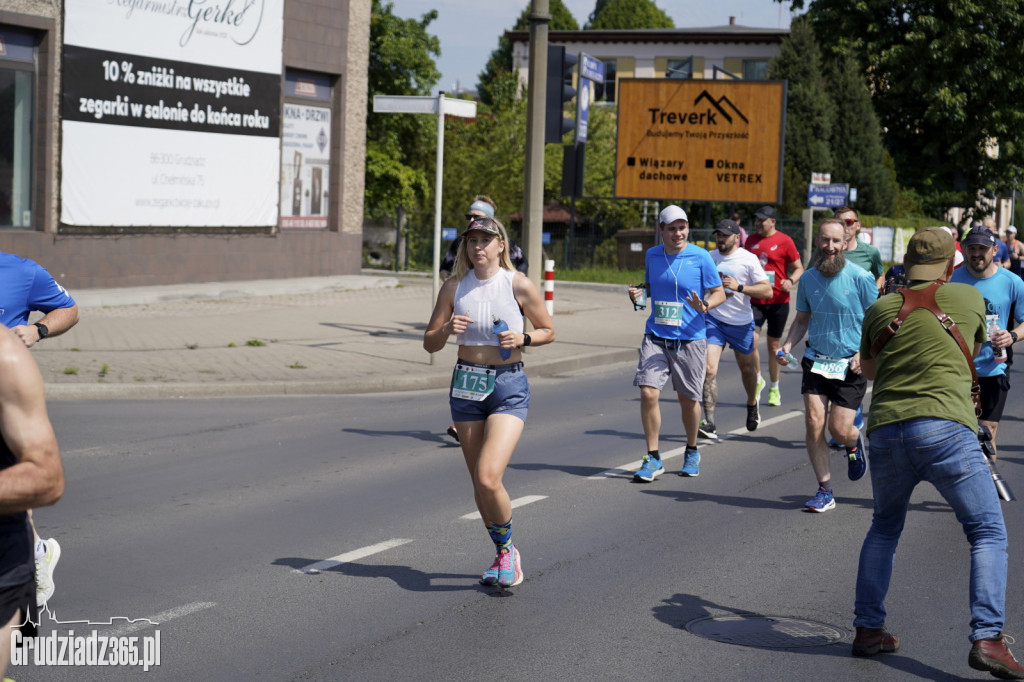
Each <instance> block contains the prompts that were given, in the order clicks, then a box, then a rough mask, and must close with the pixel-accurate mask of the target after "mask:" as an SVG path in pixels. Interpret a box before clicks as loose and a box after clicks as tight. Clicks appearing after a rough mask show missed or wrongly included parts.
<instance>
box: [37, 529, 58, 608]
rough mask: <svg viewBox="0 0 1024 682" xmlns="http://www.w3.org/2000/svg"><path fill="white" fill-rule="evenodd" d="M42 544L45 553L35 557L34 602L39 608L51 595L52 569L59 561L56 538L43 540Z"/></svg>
mask: <svg viewBox="0 0 1024 682" xmlns="http://www.w3.org/2000/svg"><path fill="white" fill-rule="evenodd" d="M43 546H45V547H46V553H45V554H43V556H41V557H38V558H36V604H37V605H38V606H39V608H43V607H44V606H46V602H47V601H49V599H50V597H52V596H53V589H54V588H53V569H55V568H57V562H58V561H60V544H59V543H58V542H57V541H56V540H54V539H53V538H50V539H49V540H43Z"/></svg>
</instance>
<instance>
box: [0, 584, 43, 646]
mask: <svg viewBox="0 0 1024 682" xmlns="http://www.w3.org/2000/svg"><path fill="white" fill-rule="evenodd" d="M25 609H28V619H27V621H26V618H25ZM19 611H20V612H21V616H20V618H19V619H18V623H17V624H18V625H20V624H21V623H25V625H21V627H20V628H19V629H20V630H21V634H22V636H24V637H35V636H36V626H35V623H38V622H39V609H38V607H37V606H36V581H35V580H34V579H33V580H30V581H29V582H27V583H22V584H21V585H13V586H11V587H0V627H2V626H3V625H4V624H6V623H8V622H9V621H10V620H11V618H14V614H15V613H17V612H19ZM4 636H10V633H4Z"/></svg>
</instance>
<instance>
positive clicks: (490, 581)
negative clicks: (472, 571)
mask: <svg viewBox="0 0 1024 682" xmlns="http://www.w3.org/2000/svg"><path fill="white" fill-rule="evenodd" d="M500 570H501V553H498V554H495V555H494V563H493V564H491V567H490V568H488V569H487V570H486V571H484V574H483V575H482V576H480V584H481V585H497V584H498V571H500Z"/></svg>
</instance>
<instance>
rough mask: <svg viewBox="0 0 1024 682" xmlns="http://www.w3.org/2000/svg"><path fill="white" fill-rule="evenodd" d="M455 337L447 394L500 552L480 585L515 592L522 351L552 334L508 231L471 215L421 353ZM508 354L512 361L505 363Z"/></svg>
mask: <svg viewBox="0 0 1024 682" xmlns="http://www.w3.org/2000/svg"><path fill="white" fill-rule="evenodd" d="M457 303H458V304H460V306H459V308H456V305H457ZM463 308H464V309H463ZM520 311H521V313H522V315H525V316H526V318H527V319H528V320H530V323H531V324H533V326H534V330H533V331H532V332H530V333H529V334H524V333H523V332H522V330H523V326H522V317H521V315H520ZM494 313H501V315H496V316H497V317H500V318H501V319H503V320H504V321H505V322H506V324H507V325H508V331H502V332H500V333H498V334H495V333H494V331H493V323H492V319H493V316H495V315H494ZM452 334H456V335H458V341H459V344H460V345H459V354H458V358H459V360H458V362H457V363H456V366H455V371H454V372H453V374H452V387H451V390H450V391H449V403H450V405H451V409H452V418H453V420H454V422H455V428H456V429H457V430H458V433H459V443H460V445H461V446H462V454H463V457H465V459H466V466H467V467H468V468H469V474H470V477H471V478H472V480H473V495H474V497H475V498H476V506H477V509H478V510H479V511H480V516H481V517H483V521H484V524H485V525H486V527H487V532H488V533H489V534H490V536H491V540H492V541H493V542H494V545H495V548H496V555H495V558H494V563H493V564H492V566H491V567H490V568H489V569H488V570H487V571H486V572H485V573H484V574H483V577H481V579H480V582H481V583H483V584H484V585H501V586H502V587H512V586H514V585H518V584H519V583H521V582H522V581H523V572H522V562H521V559H520V556H519V551H518V550H517V549H516V548H515V546H514V545H513V544H512V504H511V500H510V499H509V495H508V491H506V490H505V486H504V485H503V484H502V481H501V479H502V477H503V476H504V474H505V469H506V467H507V466H508V463H509V460H510V459H511V458H512V453H513V451H514V450H515V448H516V444H517V443H518V442H519V437H520V436H521V435H522V433H523V427H524V425H525V420H526V410H527V406H528V405H529V399H530V387H529V383H528V382H527V381H526V375H525V374H524V372H523V364H522V351H520V350H519V349H520V348H522V347H523V346H543V345H544V344H547V343H551V342H552V341H554V340H555V330H554V326H553V325H552V324H551V316H550V315H548V311H547V308H546V307H545V306H544V300H543V297H542V296H541V294H540V290H538V289H537V285H535V284H534V283H533V282H532V281H531V280H530V279H529V278H528V277H527V276H526V275H524V274H522V273H521V272H516V270H515V268H514V267H513V266H512V262H511V260H510V259H509V255H508V236H507V234H506V232H505V227H504V226H503V225H502V224H501V223H500V222H498V221H497V220H495V219H494V218H489V217H486V216H474V217H473V218H472V219H471V220H470V222H469V225H468V226H467V227H466V229H465V231H464V232H463V239H462V244H461V245H460V246H459V252H458V255H457V256H456V259H455V266H454V269H453V272H452V277H451V278H450V279H448V280H446V281H445V283H444V284H443V285H442V286H441V290H440V291H439V292H438V295H437V303H436V304H435V306H434V312H433V314H431V316H430V322H429V323H428V324H427V331H426V332H424V334H423V347H424V348H425V349H426V350H427V351H428V352H431V353H436V352H437V351H439V350H441V349H442V348H444V346H445V343H446V342H447V341H448V337H449V336H451V335H452ZM503 351H504V352H506V353H508V357H506V358H502V356H501V353H502V352H503Z"/></svg>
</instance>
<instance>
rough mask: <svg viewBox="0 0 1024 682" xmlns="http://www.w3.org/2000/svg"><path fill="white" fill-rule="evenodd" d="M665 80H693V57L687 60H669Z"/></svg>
mask: <svg viewBox="0 0 1024 682" xmlns="http://www.w3.org/2000/svg"><path fill="white" fill-rule="evenodd" d="M665 78H678V79H681V80H689V79H690V78H693V57H688V58H686V59H669V60H668V65H667V66H666V68H665Z"/></svg>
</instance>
